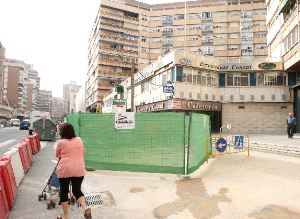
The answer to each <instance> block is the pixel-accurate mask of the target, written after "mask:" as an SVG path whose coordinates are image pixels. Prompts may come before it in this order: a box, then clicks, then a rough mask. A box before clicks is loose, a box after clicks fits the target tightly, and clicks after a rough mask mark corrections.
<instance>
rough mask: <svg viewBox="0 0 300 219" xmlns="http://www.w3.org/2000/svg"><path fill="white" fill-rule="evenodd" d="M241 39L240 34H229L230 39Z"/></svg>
mask: <svg viewBox="0 0 300 219" xmlns="http://www.w3.org/2000/svg"><path fill="white" fill-rule="evenodd" d="M238 38H239V34H238V33H230V34H229V39H238Z"/></svg>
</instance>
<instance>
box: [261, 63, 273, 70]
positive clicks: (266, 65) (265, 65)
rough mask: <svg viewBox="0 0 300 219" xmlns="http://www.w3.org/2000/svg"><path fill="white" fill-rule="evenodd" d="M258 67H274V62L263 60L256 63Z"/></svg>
mask: <svg viewBox="0 0 300 219" xmlns="http://www.w3.org/2000/svg"><path fill="white" fill-rule="evenodd" d="M258 67H259V68H260V69H273V68H276V64H275V63H272V62H263V63H260V64H259V65H258Z"/></svg>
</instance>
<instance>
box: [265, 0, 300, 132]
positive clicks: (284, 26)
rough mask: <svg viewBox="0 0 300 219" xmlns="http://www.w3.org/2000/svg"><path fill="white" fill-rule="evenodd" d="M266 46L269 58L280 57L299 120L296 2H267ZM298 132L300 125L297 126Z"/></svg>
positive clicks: (299, 56) (299, 52) (299, 30)
mask: <svg viewBox="0 0 300 219" xmlns="http://www.w3.org/2000/svg"><path fill="white" fill-rule="evenodd" d="M266 4H267V8H268V12H267V18H266V22H267V27H268V36H267V44H268V49H269V53H270V57H280V58H281V59H282V61H283V66H284V70H285V71H286V72H287V73H288V76H289V86H290V88H291V94H292V95H293V100H294V106H293V110H294V113H295V116H296V117H297V119H298V120H299V119H300V42H299V35H300V26H299V25H300V18H299V16H300V10H299V6H300V5H299V4H300V3H299V1H298V0H284V1H279V0H267V1H266ZM297 126H298V127H297V130H298V131H300V123H298V125H297Z"/></svg>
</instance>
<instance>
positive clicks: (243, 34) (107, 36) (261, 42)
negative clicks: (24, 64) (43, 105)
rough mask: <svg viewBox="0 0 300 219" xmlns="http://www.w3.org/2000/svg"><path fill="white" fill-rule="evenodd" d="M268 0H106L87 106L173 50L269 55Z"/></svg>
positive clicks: (94, 41) (226, 56)
mask: <svg viewBox="0 0 300 219" xmlns="http://www.w3.org/2000/svg"><path fill="white" fill-rule="evenodd" d="M265 16H266V5H265V1H264V0H254V1H253V0H252V1H250V0H216V1H208V0H199V1H190V2H189V1H188V2H186V3H184V2H180V3H169V4H158V5H148V4H144V3H141V2H138V1H134V0H118V1H112V0H102V1H101V6H100V9H99V11H98V14H97V16H96V19H95V23H94V26H93V28H92V31H91V34H90V39H89V48H88V67H89V70H88V73H87V81H86V86H85V87H86V107H87V108H95V107H96V106H97V104H98V103H102V101H103V97H104V95H105V93H107V92H108V91H109V90H110V89H111V88H112V87H114V86H115V85H116V84H119V83H121V82H122V81H123V80H125V79H126V78H127V77H129V76H130V75H131V74H132V69H133V68H136V69H139V70H141V69H143V68H144V67H146V66H147V65H148V64H150V63H153V62H154V61H156V60H157V59H159V57H161V56H164V55H166V54H168V53H169V52H171V51H174V50H176V51H178V52H180V53H192V54H195V55H202V56H213V57H217V58H218V59H219V60H224V61H228V60H230V61H232V62H243V60H249V59H250V60H254V59H256V58H257V59H263V58H265V57H266V56H267V49H266V47H267V44H266V43H267V42H266V35H267V28H266V25H265Z"/></svg>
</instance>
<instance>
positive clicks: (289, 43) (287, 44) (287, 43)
mask: <svg viewBox="0 0 300 219" xmlns="http://www.w3.org/2000/svg"><path fill="white" fill-rule="evenodd" d="M297 42H298V27H297V26H296V27H295V28H294V29H293V30H292V32H291V33H290V35H288V36H287V37H286V38H285V39H284V44H283V45H284V53H287V52H288V51H290V50H291V48H292V47H293V46H294V45H295V44H296V43H297Z"/></svg>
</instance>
